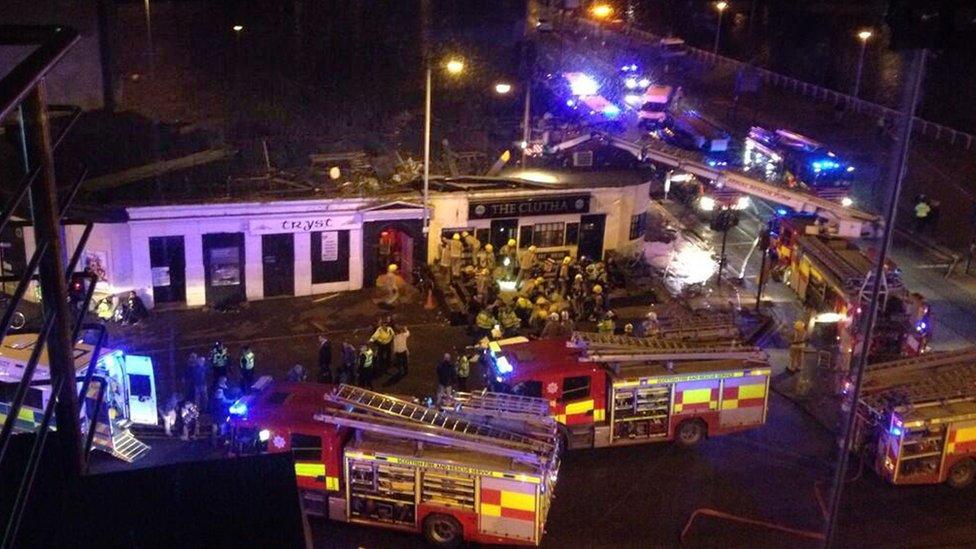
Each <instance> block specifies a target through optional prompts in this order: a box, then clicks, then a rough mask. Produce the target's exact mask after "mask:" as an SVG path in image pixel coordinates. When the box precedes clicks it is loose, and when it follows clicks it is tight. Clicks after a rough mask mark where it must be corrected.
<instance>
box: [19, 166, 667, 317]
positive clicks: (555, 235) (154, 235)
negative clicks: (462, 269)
mask: <svg viewBox="0 0 976 549" xmlns="http://www.w3.org/2000/svg"><path fill="white" fill-rule="evenodd" d="M554 173H555V172H549V173H548V175H547V178H546V180H547V181H548V182H546V183H540V182H538V178H537V177H535V176H538V175H539V174H538V173H532V174H528V173H527V174H525V177H526V179H522V178H520V177H515V176H511V175H510V176H503V177H497V178H486V177H470V178H464V177H462V178H450V179H444V178H437V179H432V181H431V192H430V202H429V204H430V229H429V234H430V235H431V237H432V238H430V239H429V240H428V239H426V238H425V237H424V236H425V235H424V232H423V214H424V209H423V201H422V194H421V192H420V185H419V184H418V185H416V186H414V187H412V188H410V187H405V188H401V189H399V190H396V191H393V192H380V193H376V194H375V195H374V196H364V197H359V198H348V197H336V196H332V197H329V196H323V193H322V192H321V191H319V190H318V189H316V190H315V192H308V193H305V194H301V193H298V194H297V195H296V194H295V193H292V194H286V195H282V196H263V197H262V199H261V200H260V201H255V200H250V201H248V200H244V199H239V200H238V199H235V198H233V197H222V198H220V199H214V198H213V197H209V198H206V199H204V198H194V197H192V196H190V197H183V198H182V199H181V200H179V201H173V200H170V201H168V202H170V203H160V202H162V201H159V200H155V199H152V198H149V197H146V198H140V199H138V200H131V199H130V200H128V201H127V203H125V204H115V205H112V206H110V207H107V209H109V210H112V213H111V215H109V216H108V217H107V218H106V220H105V222H100V223H96V224H95V227H94V230H93V232H92V234H91V236H90V238H89V240H88V243H87V246H86V248H85V251H84V253H83V255H82V260H81V264H80V266H79V269H81V268H85V267H87V268H88V269H89V270H91V271H93V272H95V273H97V274H98V276H99V279H100V280H101V282H100V283H99V284H98V286H97V294H96V298H98V297H101V296H104V295H107V294H116V293H122V292H127V291H129V290H135V291H136V292H137V293H138V294H139V295H140V296H141V297H142V298H143V300H144V301H145V303H146V305H147V306H150V307H158V306H176V307H179V306H189V307H195V306H203V305H209V306H220V305H222V304H228V303H234V302H239V301H243V300H258V299H264V298H271V297H277V296H305V295H315V294H323V293H331V292H338V291H345V290H357V289H360V288H368V287H371V286H372V285H373V284H374V282H375V280H376V277H377V276H378V275H380V274H382V273H383V272H384V271H385V269H386V267H387V265H389V264H390V263H396V264H397V265H398V266H399V267H400V273H402V274H403V275H404V276H405V277H406V278H407V279H408V280H409V279H410V276H411V272H412V271H413V268H414V266H416V265H418V264H419V263H421V262H424V261H426V262H428V263H429V262H433V261H435V260H436V259H437V254H438V248H439V243H440V236H448V237H450V235H452V234H453V233H455V232H461V231H469V232H473V233H474V234H475V235H476V236H477V237H478V238H479V239H480V240H481V241H482V242H483V243H489V242H490V243H492V244H493V245H494V246H495V249H496V250H498V249H500V248H501V246H502V245H504V244H505V243H506V242H507V241H508V239H510V238H514V239H515V240H516V241H517V242H518V245H519V247H520V248H527V247H528V246H530V245H535V246H536V248H537V250H538V252H539V253H540V255H541V256H543V257H545V256H546V255H547V254H554V255H558V256H560V257H561V256H562V255H564V254H569V255H572V256H574V257H576V256H578V255H580V254H582V255H584V256H587V257H591V258H599V257H603V256H604V254H605V252H606V251H607V250H614V249H616V250H625V249H632V248H635V247H636V246H637V245H638V244H639V242H640V240H641V238H642V236H643V233H644V225H645V222H646V211H647V208H648V202H649V193H648V191H649V180H650V178H651V176H650V175H649V174H648V173H647V172H640V171H635V170H627V171H620V172H589V173H569V172H560V173H555V175H553V174H554ZM515 175H518V174H515ZM530 179H536V181H532V180H530ZM553 181H555V182H553ZM325 194H327V193H325ZM173 202H176V203H173ZM82 232H83V227H82V226H80V225H67V226H66V227H65V237H66V241H67V242H66V243H67V245H68V249H69V250H73V249H74V246H75V245H76V244H77V242H78V241H79V239H80V237H81V235H82ZM17 235H22V237H20V238H21V240H22V243H20V242H12V246H13V247H12V248H11V247H10V246H8V247H6V248H5V249H7V250H11V251H9V252H8V255H7V256H6V257H4V259H5V265H6V264H10V265H14V264H21V265H22V264H23V263H24V262H25V261H24V260H25V258H26V257H30V255H31V254H32V253H33V251H34V240H33V234H32V231H31V229H30V227H24V230H23V231H18V233H17ZM7 240H14V241H15V240H17V238H13V236H12V235H11V238H8V239H7ZM18 246H21V250H22V251H21V250H18V249H17V247H18ZM15 252H16V253H15ZM18 258H19V259H18ZM6 274H8V275H10V274H11V273H6ZM13 274H17V273H13Z"/></svg>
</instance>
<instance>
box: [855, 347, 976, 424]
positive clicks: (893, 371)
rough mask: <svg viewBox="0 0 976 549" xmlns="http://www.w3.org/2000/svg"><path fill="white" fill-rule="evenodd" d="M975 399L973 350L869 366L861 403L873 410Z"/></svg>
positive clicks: (975, 352) (975, 370)
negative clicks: (950, 400) (959, 399)
mask: <svg viewBox="0 0 976 549" xmlns="http://www.w3.org/2000/svg"><path fill="white" fill-rule="evenodd" d="M955 398H976V348H974V347H969V348H966V349H960V350H958V351H947V352H939V353H931V354H927V355H922V356H917V357H912V358H906V359H900V360H893V361H889V362H883V363H878V364H871V365H868V367H867V371H866V372H865V373H864V386H863V389H862V392H861V400H862V401H863V402H864V403H865V404H866V405H868V406H870V407H872V408H876V409H881V408H886V407H892V406H906V405H919V404H923V403H927V402H941V401H946V400H948V399H955Z"/></svg>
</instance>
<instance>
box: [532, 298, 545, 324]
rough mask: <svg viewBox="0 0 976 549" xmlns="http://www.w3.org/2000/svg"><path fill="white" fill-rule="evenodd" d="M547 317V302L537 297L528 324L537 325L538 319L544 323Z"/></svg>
mask: <svg viewBox="0 0 976 549" xmlns="http://www.w3.org/2000/svg"><path fill="white" fill-rule="evenodd" d="M548 317H549V300H547V299H546V298H544V297H542V296H539V297H537V298H535V307H533V308H532V315H531V316H530V317H529V319H530V320H529V323H530V324H533V323H538V322H539V321H538V320H537V319H538V318H541V319H542V321H543V322H544V321H545V320H546V319H547V318H548Z"/></svg>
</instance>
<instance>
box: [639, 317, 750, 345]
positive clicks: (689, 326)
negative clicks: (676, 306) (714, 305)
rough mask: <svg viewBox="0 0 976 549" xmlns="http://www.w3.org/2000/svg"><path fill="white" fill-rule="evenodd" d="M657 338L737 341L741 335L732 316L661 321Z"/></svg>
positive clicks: (666, 319)
mask: <svg viewBox="0 0 976 549" xmlns="http://www.w3.org/2000/svg"><path fill="white" fill-rule="evenodd" d="M656 335H657V337H659V338H663V339H691V340H699V341H700V340H716V339H737V338H738V337H739V335H740V333H739V328H738V326H736V325H735V322H734V320H733V319H732V317H731V315H719V316H715V317H699V316H690V317H687V318H674V319H672V318H665V319H661V320H659V326H658V331H657V332H656Z"/></svg>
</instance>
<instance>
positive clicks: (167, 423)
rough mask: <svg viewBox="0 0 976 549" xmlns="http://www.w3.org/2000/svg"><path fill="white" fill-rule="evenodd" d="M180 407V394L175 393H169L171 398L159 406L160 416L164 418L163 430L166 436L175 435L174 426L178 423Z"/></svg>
mask: <svg viewBox="0 0 976 549" xmlns="http://www.w3.org/2000/svg"><path fill="white" fill-rule="evenodd" d="M179 407H180V395H178V394H177V393H173V394H171V395H169V400H167V401H166V403H165V404H163V405H162V406H160V407H159V411H160V414H159V415H160V417H161V418H162V420H163V430H164V431H166V436H168V437H171V436H173V426H174V425H176V415H177V413H178V408H179Z"/></svg>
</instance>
